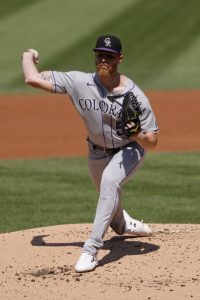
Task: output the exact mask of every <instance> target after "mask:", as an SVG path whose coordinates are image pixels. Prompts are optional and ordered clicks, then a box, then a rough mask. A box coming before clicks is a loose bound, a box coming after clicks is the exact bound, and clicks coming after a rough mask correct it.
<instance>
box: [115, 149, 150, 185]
mask: <svg viewBox="0 0 200 300" xmlns="http://www.w3.org/2000/svg"><path fill="white" fill-rule="evenodd" d="M142 149H143V148H142ZM132 150H133V149H132ZM134 150H136V149H134ZM137 150H138V149H137ZM121 151H123V150H121ZM138 151H139V150H138ZM139 152H140V151H139ZM140 155H141V158H140V160H138V162H137V163H136V164H135V165H134V166H133V168H132V169H131V170H130V172H129V173H128V174H127V175H126V177H125V178H124V179H122V181H121V182H120V185H121V184H122V183H123V182H124V181H126V179H127V178H128V177H129V176H131V174H132V173H133V171H135V170H137V169H138V168H139V167H140V165H141V163H142V162H143V160H144V157H145V150H144V149H143V151H142V153H141V152H140Z"/></svg>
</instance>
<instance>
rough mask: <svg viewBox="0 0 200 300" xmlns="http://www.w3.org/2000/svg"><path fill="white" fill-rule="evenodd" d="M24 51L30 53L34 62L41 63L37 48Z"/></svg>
mask: <svg viewBox="0 0 200 300" xmlns="http://www.w3.org/2000/svg"><path fill="white" fill-rule="evenodd" d="M24 53H29V55H31V58H32V60H33V62H34V64H38V63H39V53H38V51H37V50H35V49H27V50H26V51H25V52H24Z"/></svg>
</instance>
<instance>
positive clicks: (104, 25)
mask: <svg viewBox="0 0 200 300" xmlns="http://www.w3.org/2000/svg"><path fill="white" fill-rule="evenodd" d="M105 33H110V34H115V35H117V36H119V37H120V38H121V40H122V43H123V52H124V56H125V59H124V62H123V64H122V66H121V71H122V72H125V73H126V74H127V75H128V76H130V77H131V78H133V79H134V80H135V81H136V82H137V83H138V85H140V86H141V88H142V89H144V90H163V89H164V90H171V89H181V90H182V89H184V90H190V89H199V87H200V76H199V75H200V70H199V66H200V55H199V53H200V1H199V0H190V1H185V0H169V1H166V0H151V1H149V0H123V1H117V2H116V1H115V0H110V1H107V0H101V1H93V0H84V1H81V0H29V1H27V0H9V1H3V2H2V3H1V10H0V40H1V46H0V69H1V80H0V93H1V94H7V93H20V94H21V93H25V92H26V93H38V91H37V90H34V89H31V88H30V87H27V86H26V85H25V84H24V83H23V77H22V70H21V54H22V52H23V51H24V50H25V49H27V48H35V49H37V50H38V51H39V53H40V66H39V67H40V68H41V69H42V70H44V69H47V70H49V69H54V70H62V71H66V70H77V69H78V70H83V71H89V72H90V71H94V62H93V53H92V48H93V47H94V44H95V41H96V37H97V36H98V35H101V34H105Z"/></svg>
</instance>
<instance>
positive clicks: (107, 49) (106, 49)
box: [93, 47, 120, 54]
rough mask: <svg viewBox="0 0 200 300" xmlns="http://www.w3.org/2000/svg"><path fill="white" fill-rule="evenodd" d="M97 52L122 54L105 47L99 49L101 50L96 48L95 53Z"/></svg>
mask: <svg viewBox="0 0 200 300" xmlns="http://www.w3.org/2000/svg"><path fill="white" fill-rule="evenodd" d="M96 50H100V51H107V52H112V53H117V54H120V52H117V51H115V50H112V49H109V48H103V47H99V48H94V49H93V51H96Z"/></svg>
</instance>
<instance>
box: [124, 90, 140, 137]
mask: <svg viewBox="0 0 200 300" xmlns="http://www.w3.org/2000/svg"><path fill="white" fill-rule="evenodd" d="M141 114H142V111H141V108H140V104H139V102H138V100H137V98H136V96H135V95H134V94H133V93H132V92H128V93H127V94H125V96H124V101H123V104H122V117H121V118H122V130H123V131H124V134H125V135H126V136H127V137H131V136H132V135H135V134H138V133H139V132H140V131H141V125H140V119H139V117H140V116H141ZM131 123H134V124H133V125H132V126H131V127H130V128H128V127H127V124H131Z"/></svg>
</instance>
